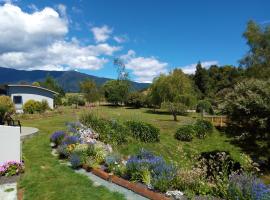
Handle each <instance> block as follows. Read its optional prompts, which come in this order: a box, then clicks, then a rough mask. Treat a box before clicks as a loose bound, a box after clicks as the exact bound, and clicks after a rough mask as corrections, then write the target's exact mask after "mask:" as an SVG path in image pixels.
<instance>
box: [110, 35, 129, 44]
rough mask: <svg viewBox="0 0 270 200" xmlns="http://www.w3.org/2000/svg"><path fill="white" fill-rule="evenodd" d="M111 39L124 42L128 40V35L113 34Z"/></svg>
mask: <svg viewBox="0 0 270 200" xmlns="http://www.w3.org/2000/svg"><path fill="white" fill-rule="evenodd" d="M113 39H114V40H115V41H116V42H118V43H124V42H126V41H127V40H128V37H127V36H126V35H121V36H114V37H113Z"/></svg>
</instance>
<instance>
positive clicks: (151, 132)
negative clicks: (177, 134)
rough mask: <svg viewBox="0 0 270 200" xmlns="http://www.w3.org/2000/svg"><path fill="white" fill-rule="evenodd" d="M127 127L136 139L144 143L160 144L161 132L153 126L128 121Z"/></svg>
mask: <svg viewBox="0 0 270 200" xmlns="http://www.w3.org/2000/svg"><path fill="white" fill-rule="evenodd" d="M126 125H127V126H128V127H129V129H130V130H131V134H132V136H133V137H134V138H136V139H139V140H141V141H142V142H159V135H160V133H159V132H160V131H159V129H158V128H156V127H154V126H153V125H151V124H148V123H145V122H142V121H127V122H126Z"/></svg>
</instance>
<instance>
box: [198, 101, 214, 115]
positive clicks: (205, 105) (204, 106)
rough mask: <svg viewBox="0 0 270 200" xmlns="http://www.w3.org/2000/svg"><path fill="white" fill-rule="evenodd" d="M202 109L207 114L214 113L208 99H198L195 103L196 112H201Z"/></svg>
mask: <svg viewBox="0 0 270 200" xmlns="http://www.w3.org/2000/svg"><path fill="white" fill-rule="evenodd" d="M203 111H204V112H207V113H209V114H214V110H213V108H212V105H211V103H210V102H209V101H208V100H200V101H199V102H198V104H197V108H196V112H199V113H202V112H203Z"/></svg>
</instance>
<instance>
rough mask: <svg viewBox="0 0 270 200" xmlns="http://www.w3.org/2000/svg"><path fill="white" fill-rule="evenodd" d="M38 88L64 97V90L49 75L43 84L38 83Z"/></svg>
mask: <svg viewBox="0 0 270 200" xmlns="http://www.w3.org/2000/svg"><path fill="white" fill-rule="evenodd" d="M40 86H42V87H45V88H47V89H49V90H53V91H55V92H58V93H59V95H60V96H61V97H63V96H65V91H64V89H63V88H62V87H61V86H60V85H59V84H58V83H57V82H56V80H55V79H54V78H53V77H51V76H50V75H48V76H47V77H46V79H45V81H44V82H40Z"/></svg>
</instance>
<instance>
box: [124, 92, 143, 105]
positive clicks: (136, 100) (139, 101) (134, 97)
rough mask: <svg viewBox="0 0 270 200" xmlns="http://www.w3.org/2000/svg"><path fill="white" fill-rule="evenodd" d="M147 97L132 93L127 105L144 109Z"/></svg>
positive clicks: (139, 93)
mask: <svg viewBox="0 0 270 200" xmlns="http://www.w3.org/2000/svg"><path fill="white" fill-rule="evenodd" d="M144 100H145V96H144V94H143V93H141V92H131V93H130V94H129V95H128V99H127V105H128V106H132V107H135V108H141V107H143V104H144Z"/></svg>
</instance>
